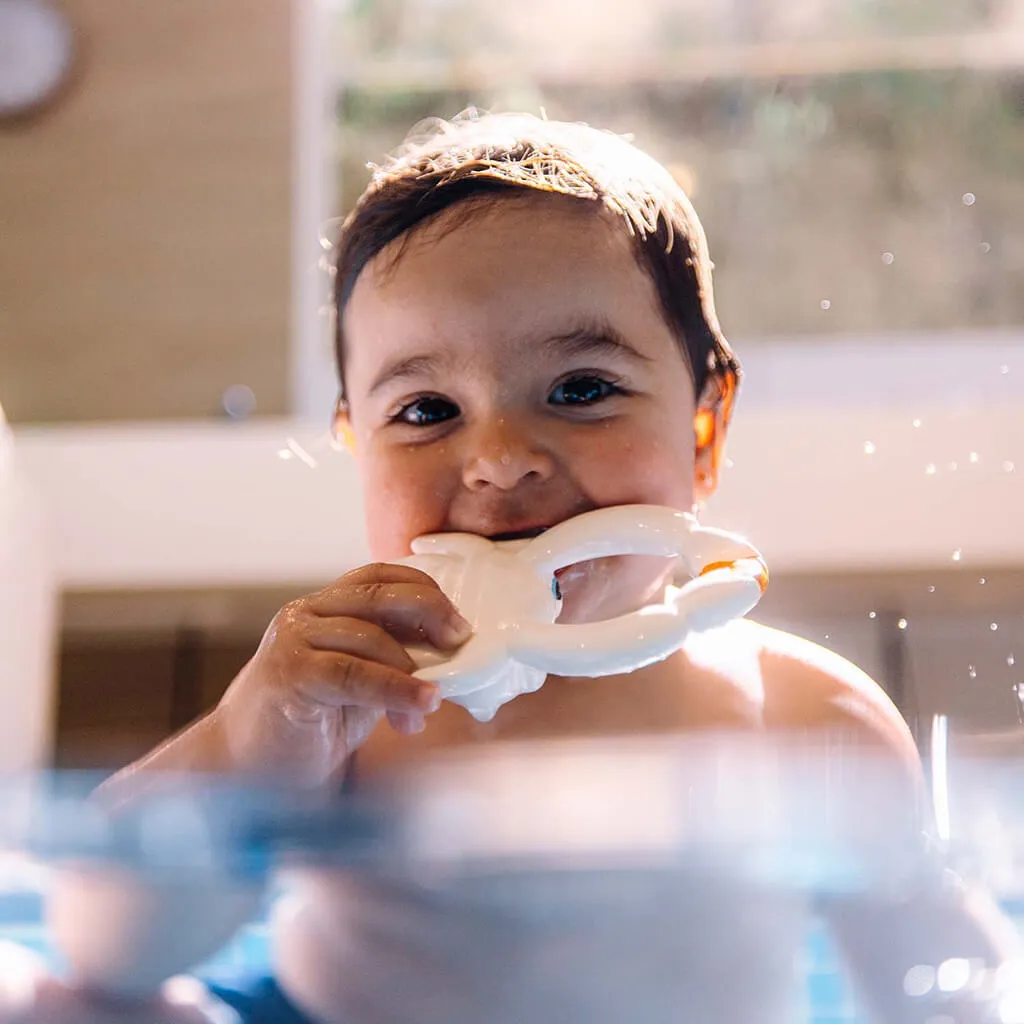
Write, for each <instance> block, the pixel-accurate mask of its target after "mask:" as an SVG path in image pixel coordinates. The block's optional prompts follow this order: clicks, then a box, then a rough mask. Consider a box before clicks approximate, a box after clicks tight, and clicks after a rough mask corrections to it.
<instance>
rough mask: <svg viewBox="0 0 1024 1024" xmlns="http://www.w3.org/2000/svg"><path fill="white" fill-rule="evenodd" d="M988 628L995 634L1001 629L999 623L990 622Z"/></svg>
mask: <svg viewBox="0 0 1024 1024" xmlns="http://www.w3.org/2000/svg"><path fill="white" fill-rule="evenodd" d="M988 628H989V629H991V630H992V632H993V633H994V632H995V631H996V630H997V629H998V628H999V623H998V622H990V623H989V624H988Z"/></svg>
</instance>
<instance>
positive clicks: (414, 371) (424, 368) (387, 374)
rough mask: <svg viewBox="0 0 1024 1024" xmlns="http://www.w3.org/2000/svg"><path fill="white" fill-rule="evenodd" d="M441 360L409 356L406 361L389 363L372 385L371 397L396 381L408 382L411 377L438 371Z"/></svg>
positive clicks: (432, 357)
mask: <svg viewBox="0 0 1024 1024" xmlns="http://www.w3.org/2000/svg"><path fill="white" fill-rule="evenodd" d="M440 362H441V360H440V359H439V358H438V357H437V356H434V355H419V356H408V357H406V358H405V359H398V360H396V361H395V362H393V363H389V364H388V365H387V366H385V367H384V369H383V370H381V372H380V373H379V374H377V377H376V378H375V380H374V382H373V384H371V385H370V391H369V394H370V395H374V394H376V393H377V392H378V391H380V390H381V388H383V387H384V386H385V385H386V384H391V383H393V382H394V381H396V380H407V379H409V378H410V377H420V376H423V375H424V374H429V373H431V372H433V371H435V370H437V368H438V365H439V364H440Z"/></svg>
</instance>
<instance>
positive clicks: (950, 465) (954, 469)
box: [949, 462, 957, 473]
mask: <svg viewBox="0 0 1024 1024" xmlns="http://www.w3.org/2000/svg"><path fill="white" fill-rule="evenodd" d="M956 468H957V467H956V463H955V462H951V463H950V464H949V471H950V473H955V472H956Z"/></svg>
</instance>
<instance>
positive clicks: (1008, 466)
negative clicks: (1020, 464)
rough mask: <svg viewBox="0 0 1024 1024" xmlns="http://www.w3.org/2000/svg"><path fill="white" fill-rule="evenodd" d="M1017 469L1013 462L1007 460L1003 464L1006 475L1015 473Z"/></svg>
mask: <svg viewBox="0 0 1024 1024" xmlns="http://www.w3.org/2000/svg"><path fill="white" fill-rule="evenodd" d="M1015 468H1016V467H1015V466H1014V464H1013V463H1012V462H1011V461H1010V460H1009V459H1007V460H1006V461H1005V462H1004V463H1003V472H1004V473H1012V472H1013V471H1014V469H1015Z"/></svg>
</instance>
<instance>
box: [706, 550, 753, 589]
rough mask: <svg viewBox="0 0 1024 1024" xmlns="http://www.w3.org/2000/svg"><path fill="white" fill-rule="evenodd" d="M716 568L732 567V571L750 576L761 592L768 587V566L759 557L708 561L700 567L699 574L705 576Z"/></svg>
mask: <svg viewBox="0 0 1024 1024" xmlns="http://www.w3.org/2000/svg"><path fill="white" fill-rule="evenodd" d="M716 569H732V570H733V571H734V572H738V573H741V574H742V575H744V576H750V577H752V578H753V579H755V580H756V581H757V585H758V587H760V588H761V593H762V594H763V593H764V592H765V591H766V590H767V589H768V566H767V565H765V564H764V562H762V561H761V559H760V558H739V559H736V560H735V561H732V562H708V564H707V565H705V566H704V568H703V569H701V571H700V575H701V576H706V575H707V574H708V573H709V572H714V571H715V570H716Z"/></svg>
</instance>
